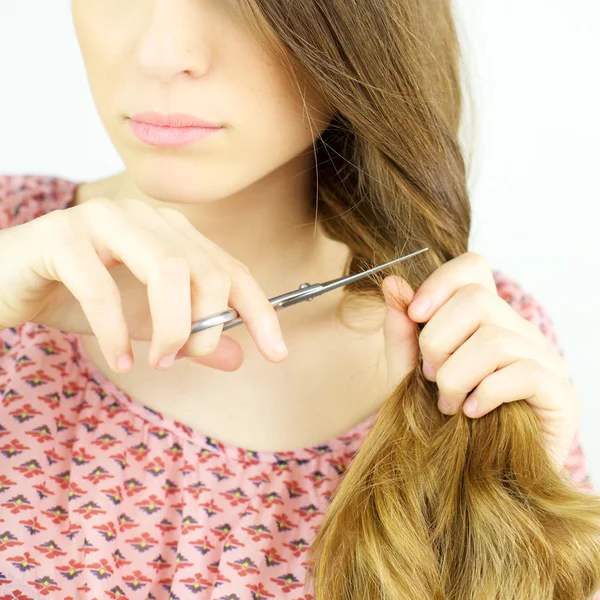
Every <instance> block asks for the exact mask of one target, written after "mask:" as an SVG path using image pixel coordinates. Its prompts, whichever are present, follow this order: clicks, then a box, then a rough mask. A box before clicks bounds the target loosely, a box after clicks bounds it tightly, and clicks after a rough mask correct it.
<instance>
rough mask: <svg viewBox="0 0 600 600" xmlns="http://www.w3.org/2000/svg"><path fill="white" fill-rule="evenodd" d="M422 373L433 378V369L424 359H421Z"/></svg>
mask: <svg viewBox="0 0 600 600" xmlns="http://www.w3.org/2000/svg"><path fill="white" fill-rule="evenodd" d="M423 374H424V375H425V377H428V378H429V379H434V378H435V369H434V368H433V367H432V366H431V365H430V364H429V363H428V362H427V361H426V360H424V361H423Z"/></svg>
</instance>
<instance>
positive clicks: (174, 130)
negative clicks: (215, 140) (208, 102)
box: [128, 112, 223, 146]
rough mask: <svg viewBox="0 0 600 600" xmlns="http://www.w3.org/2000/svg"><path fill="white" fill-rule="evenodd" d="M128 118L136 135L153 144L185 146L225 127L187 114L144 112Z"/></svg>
mask: <svg viewBox="0 0 600 600" xmlns="http://www.w3.org/2000/svg"><path fill="white" fill-rule="evenodd" d="M128 120H129V124H130V126H131V129H132V131H133V133H134V135H135V136H136V137H137V138H138V139H139V140H141V141H142V142H144V143H146V144H149V145H151V146H184V145H186V144H191V143H193V142H196V141H198V140H202V139H204V138H205V137H208V136H209V135H211V134H213V133H216V132H217V131H221V130H222V129H223V127H222V126H220V125H216V124H214V123H209V122H207V121H202V120H201V119H198V118H196V117H194V116H192V115H185V114H170V115H161V114H159V113H155V112H144V113H137V114H135V115H132V116H131V117H130V118H129V119H128Z"/></svg>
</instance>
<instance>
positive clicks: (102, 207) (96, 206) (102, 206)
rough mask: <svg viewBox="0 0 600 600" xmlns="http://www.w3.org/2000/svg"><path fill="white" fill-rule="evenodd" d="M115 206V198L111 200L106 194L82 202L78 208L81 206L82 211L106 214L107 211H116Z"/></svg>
mask: <svg viewBox="0 0 600 600" xmlns="http://www.w3.org/2000/svg"><path fill="white" fill-rule="evenodd" d="M115 206H116V202H115V201H114V200H109V199H108V198H105V197H104V196H97V197H96V198H90V200H88V201H87V202H84V203H83V204H80V205H79V206H78V207H76V208H80V209H81V212H82V213H86V212H90V213H101V214H104V213H106V212H111V213H112V212H114V210H115Z"/></svg>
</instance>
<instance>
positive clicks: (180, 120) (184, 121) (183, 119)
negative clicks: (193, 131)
mask: <svg viewBox="0 0 600 600" xmlns="http://www.w3.org/2000/svg"><path fill="white" fill-rule="evenodd" d="M130 119H131V120H132V121H136V122H138V123H147V124H148V125H157V126H158V127H203V128H205V129H206V128H214V129H219V128H221V125H219V124H218V123H212V122H210V121H205V120H203V119H199V118H198V117H195V116H194V115H188V114H183V113H171V114H160V113H157V112H152V111H150V112H141V113H136V114H134V115H132V116H131V117H130Z"/></svg>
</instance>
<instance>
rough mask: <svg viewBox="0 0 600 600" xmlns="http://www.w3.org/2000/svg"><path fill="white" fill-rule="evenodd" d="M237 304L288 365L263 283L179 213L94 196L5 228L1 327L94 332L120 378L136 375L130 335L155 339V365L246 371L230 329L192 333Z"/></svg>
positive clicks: (267, 350)
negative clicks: (180, 362)
mask: <svg viewBox="0 0 600 600" xmlns="http://www.w3.org/2000/svg"><path fill="white" fill-rule="evenodd" d="M109 269H111V272H110V273H109ZM229 301H230V302H231V303H232V306H231V307H232V308H235V309H236V310H237V311H238V313H239V314H240V316H241V318H242V319H243V320H244V324H245V325H246V327H247V328H248V330H249V333H250V335H251V336H252V337H253V339H254V341H255V343H256V345H257V346H258V349H259V350H260V352H261V353H262V354H263V356H264V357H265V358H266V359H267V360H270V361H272V362H281V361H282V360H283V358H284V356H281V355H278V354H276V350H275V349H274V347H273V342H276V341H277V340H282V339H283V338H282V336H281V329H280V327H279V319H278V317H277V315H276V313H275V309H274V308H273V307H272V306H271V304H270V303H269V300H268V298H267V297H266V295H265V294H264V292H263V291H262V289H261V288H260V287H259V285H258V283H257V282H256V280H255V279H254V278H253V277H252V275H251V274H250V273H249V271H248V269H247V268H246V267H245V265H243V264H242V263H241V262H239V261H238V260H236V259H234V258H233V257H231V256H229V255H228V254H227V253H226V252H225V251H224V250H222V249H221V248H220V247H219V246H217V245H216V244H214V243H213V242H212V241H211V240H209V239H208V238H206V237H205V236H203V235H202V234H201V233H200V232H199V231H198V230H197V229H195V228H194V227H193V226H192V224H191V223H190V222H189V221H188V220H187V218H186V217H184V216H183V215H182V214H181V213H179V212H177V211H176V210H173V209H170V208H159V209H154V208H152V207H150V206H148V205H146V204H145V203H143V202H141V201H139V200H133V199H127V200H120V201H111V200H108V199H106V198H93V199H91V200H88V201H86V202H85V203H83V204H81V205H78V206H74V207H71V208H68V209H65V210H57V211H53V212H50V213H48V214H46V215H43V216H41V217H39V218H37V219H34V220H32V221H29V222H28V223H25V224H23V225H18V226H15V227H11V228H9V229H4V230H2V231H0V329H1V328H7V327H17V326H20V325H22V324H23V323H26V322H30V321H31V322H35V323H39V324H41V325H47V326H50V327H53V328H56V329H61V330H63V331H67V332H70V333H78V334H84V335H90V334H93V335H95V336H96V337H97V338H98V342H99V344H100V347H101V349H102V352H103V354H104V356H105V358H106V360H107V362H108V364H109V366H110V367H111V368H113V369H114V370H115V371H119V372H125V371H127V370H129V369H128V368H122V369H120V368H119V366H118V360H119V357H122V356H123V355H130V356H131V357H133V355H132V352H131V344H130V338H131V339H136V340H146V341H147V340H151V342H152V343H151V345H150V352H149V356H148V361H149V363H150V365H151V366H153V367H155V368H164V367H163V366H162V365H159V364H158V363H159V361H160V359H162V358H163V357H167V358H168V357H171V360H172V358H173V357H174V355H178V356H179V357H190V358H194V360H196V361H197V362H199V363H202V364H204V365H207V366H210V367H214V368H217V369H222V370H226V371H231V370H235V369H237V368H238V367H239V365H240V364H241V362H242V359H243V352H242V348H241V346H240V344H239V343H238V342H236V341H235V340H234V339H233V338H231V337H228V336H226V335H223V336H222V335H221V333H222V331H223V326H222V325H221V326H217V327H212V328H210V329H207V330H205V331H199V332H197V333H194V334H190V331H191V327H192V322H194V321H197V320H199V319H201V318H203V317H206V316H208V315H210V314H212V313H216V312H221V311H223V310H226V309H227V308H228V302H229ZM167 366H168V365H167Z"/></svg>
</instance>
